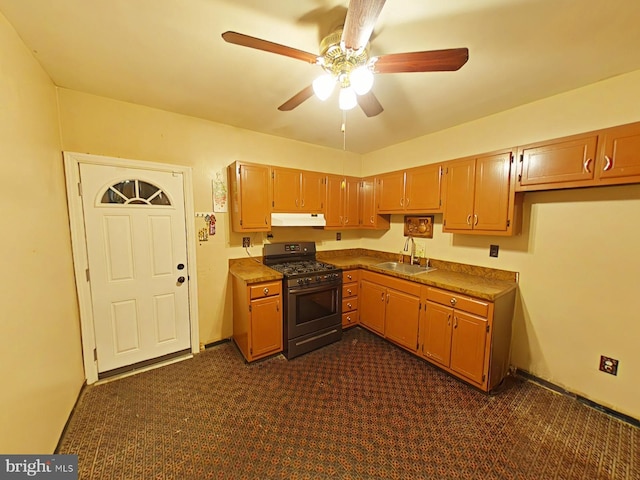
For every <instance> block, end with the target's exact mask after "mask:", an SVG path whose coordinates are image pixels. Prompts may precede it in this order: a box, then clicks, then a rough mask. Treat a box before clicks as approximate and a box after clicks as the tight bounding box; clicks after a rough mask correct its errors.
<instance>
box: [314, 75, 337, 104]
mask: <svg viewBox="0 0 640 480" xmlns="http://www.w3.org/2000/svg"><path fill="white" fill-rule="evenodd" d="M335 84H336V79H335V78H334V76H333V75H331V74H329V73H325V74H324V75H320V76H319V77H318V78H316V79H315V80H314V81H313V93H315V94H316V97H318V98H319V99H320V100H322V101H323V102H324V101H325V100H326V99H327V98H329V97H330V96H331V92H333V87H334V86H335Z"/></svg>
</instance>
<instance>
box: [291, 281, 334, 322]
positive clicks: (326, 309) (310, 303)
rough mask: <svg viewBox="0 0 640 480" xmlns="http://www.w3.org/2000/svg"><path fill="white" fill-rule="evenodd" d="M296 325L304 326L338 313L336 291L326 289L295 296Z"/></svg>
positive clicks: (300, 293)
mask: <svg viewBox="0 0 640 480" xmlns="http://www.w3.org/2000/svg"><path fill="white" fill-rule="evenodd" d="M295 303H296V315H295V322H296V325H304V324H306V323H308V322H313V321H314V320H318V319H321V318H324V317H328V316H330V315H335V314H336V313H338V289H337V288H335V287H333V288H327V289H323V290H320V291H313V292H310V293H305V292H304V291H299V292H297V293H296V294H295Z"/></svg>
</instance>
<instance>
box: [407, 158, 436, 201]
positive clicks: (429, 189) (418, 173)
mask: <svg viewBox="0 0 640 480" xmlns="http://www.w3.org/2000/svg"><path fill="white" fill-rule="evenodd" d="M440 173H441V167H440V165H426V166H424V167H419V168H412V169H410V170H407V178H406V185H405V196H406V199H405V207H406V209H407V211H413V212H433V211H438V210H440V205H441V202H440V178H441V177H440Z"/></svg>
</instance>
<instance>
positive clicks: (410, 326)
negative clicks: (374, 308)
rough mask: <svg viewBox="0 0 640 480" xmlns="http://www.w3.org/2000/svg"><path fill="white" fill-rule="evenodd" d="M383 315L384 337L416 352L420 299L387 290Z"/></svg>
mask: <svg viewBox="0 0 640 480" xmlns="http://www.w3.org/2000/svg"><path fill="white" fill-rule="evenodd" d="M385 313H386V318H385V337H386V338H387V339H389V340H391V341H392V342H395V343H397V344H399V345H402V346H403V347H405V348H408V349H409V350H411V351H412V352H416V351H417V350H418V323H419V320H420V298H418V297H415V296H413V295H408V294H406V293H404V292H400V291H398V290H393V289H391V288H389V289H388V290H387V306H386V312H385Z"/></svg>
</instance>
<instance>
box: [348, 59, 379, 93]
mask: <svg viewBox="0 0 640 480" xmlns="http://www.w3.org/2000/svg"><path fill="white" fill-rule="evenodd" d="M349 82H350V83H351V86H352V87H353V90H354V91H355V92H356V93H357V94H358V95H364V94H365V93H369V91H370V90H371V87H373V72H372V71H371V70H370V69H369V68H368V67H367V66H366V65H362V66H360V67H358V68H356V69H354V70H353V71H352V72H351V74H350V75H349Z"/></svg>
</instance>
